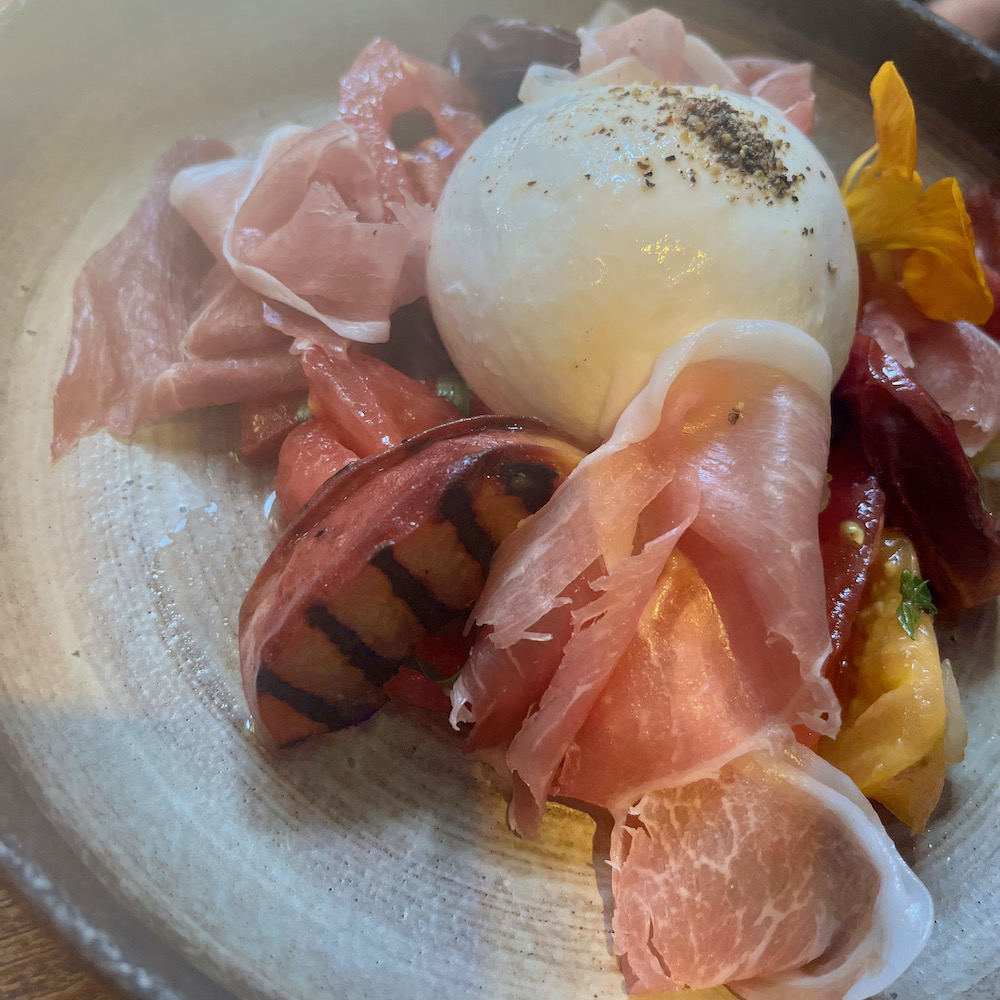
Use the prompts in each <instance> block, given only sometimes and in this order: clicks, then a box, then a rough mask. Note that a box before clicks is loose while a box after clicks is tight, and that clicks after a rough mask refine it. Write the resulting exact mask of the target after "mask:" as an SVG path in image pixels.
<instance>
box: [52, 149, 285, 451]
mask: <svg viewBox="0 0 1000 1000" xmlns="http://www.w3.org/2000/svg"><path fill="white" fill-rule="evenodd" d="M230 153H231V150H230V148H229V147H228V146H227V145H226V144H225V143H222V142H217V141H215V140H208V139H185V140H182V141H181V142H178V143H177V144H176V145H175V146H174V147H173V148H172V149H170V150H169V151H168V152H167V153H166V154H165V155H164V156H163V157H162V158H161V159H160V161H159V163H158V164H157V167H156V171H155V175H154V177H153V180H152V182H151V184H150V188H149V191H148V192H147V194H146V196H145V197H144V198H143V200H142V202H141V203H140V204H139V205H138V207H137V208H136V210H135V211H134V212H133V213H132V216H131V217H130V218H129V220H128V222H127V223H126V224H125V227H124V228H123V229H122V231H121V232H120V233H118V234H117V235H116V236H115V237H114V238H113V239H112V240H111V241H110V242H109V243H108V245H107V246H106V247H104V248H103V249H101V250H98V251H97V253H95V254H94V255H93V256H92V257H91V258H90V260H88V261H87V263H86V265H85V266H84V268H83V271H82V273H81V274H80V277H79V278H78V279H77V282H76V286H75V288H74V290H73V331H72V335H71V338H70V347H69V352H68V356H67V359H66V367H65V370H64V371H63V375H62V378H61V379H60V381H59V385H58V386H57V388H56V392H55V397H54V399H53V410H54V419H53V434H52V457H53V458H59V457H60V456H61V455H63V454H65V453H66V452H68V451H69V450H70V449H71V448H72V447H73V446H74V445H75V444H76V442H77V441H78V440H79V439H80V438H81V437H82V436H83V435H85V434H89V433H91V432H93V431H96V430H100V429H107V430H110V431H113V432H114V433H116V434H131V433H132V432H133V431H135V430H136V429H137V428H139V427H142V426H145V425H146V424H150V423H153V422H155V421H157V420H163V419H165V418H167V417H171V416H174V415H176V414H177V413H179V412H181V411H182V410H185V409H189V408H191V407H194V406H211V405H221V404H225V403H236V402H241V401H244V400H256V399H262V398H266V397H267V396H273V395H277V394H279V393H282V392H290V391H293V390H294V389H297V388H299V387H301V386H303V385H304V378H303V375H302V371H301V367H300V365H299V363H298V361H297V359H296V358H294V357H291V356H290V355H289V354H288V349H287V346H283V345H280V344H279V345H277V346H273V345H271V346H269V344H268V343H264V342H263V341H261V342H256V341H255V342H254V343H252V344H247V345H245V346H244V348H243V350H242V351H241V352H240V353H239V354H235V355H230V356H228V357H212V358H197V357H193V356H192V355H191V354H190V353H189V352H188V351H187V350H186V349H185V344H186V342H187V339H188V337H189V331H190V328H191V325H192V322H193V321H194V320H195V319H196V317H198V316H199V315H200V314H199V308H200V307H201V306H203V305H204V295H205V291H204V290H205V287H206V284H205V283H206V281H207V278H208V275H209V272H210V270H211V268H212V258H211V256H210V254H209V253H208V252H207V251H206V250H205V248H204V246H202V244H201V241H200V240H199V239H198V236H197V234H196V233H195V232H194V231H192V229H191V227H190V226H189V225H188V224H187V223H186V222H185V221H184V219H183V218H181V216H180V215H178V213H177V212H175V211H174V209H173V208H171V206H170V202H169V199H168V191H169V188H170V183H171V179H172V178H173V176H174V175H175V174H176V173H177V171H178V170H181V169H182V168H186V167H189V166H192V165H195V164H200V163H203V162H205V161H210V160H215V159H218V158H219V157H221V156H227V155H229V154H230ZM216 290H217V289H216ZM201 319H202V323H201V331H202V335H204V336H206V337H208V339H209V340H211V339H212V337H213V336H214V334H213V331H212V329H211V324H214V323H218V322H222V321H224V319H225V318H224V316H223V315H222V312H221V311H220V310H219V309H216V310H215V312H214V313H213V314H212V317H211V318H209V317H208V316H206V315H202V316H201ZM258 322H259V319H258Z"/></svg>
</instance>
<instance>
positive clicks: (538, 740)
mask: <svg viewBox="0 0 1000 1000" xmlns="http://www.w3.org/2000/svg"><path fill="white" fill-rule="evenodd" d="M761 359H764V361H763V363H761ZM768 359H773V360H774V367H772V366H771V365H770V364H769V363H768ZM699 362H700V363H699ZM829 383H830V367H829V361H828V359H827V356H826V353H825V352H824V351H823V350H822V348H820V347H819V345H818V344H817V343H816V342H815V341H813V340H811V339H810V338H809V337H807V336H806V335H805V334H803V333H801V331H798V330H795V329H793V328H791V327H787V326H785V325H783V324H774V323H765V322H743V323H739V322H736V321H722V322H720V323H715V324H712V325H710V326H709V327H706V328H705V329H704V330H703V331H701V332H700V333H699V334H697V335H694V336H692V337H689V338H687V339H686V340H685V341H682V342H681V343H679V344H678V345H676V346H675V347H674V348H671V349H670V350H669V351H667V352H665V353H664V355H662V356H661V358H660V359H659V360H658V362H657V365H656V367H655V369H654V373H653V376H652V377H651V379H650V382H649V384H648V385H647V386H646V388H645V389H644V390H643V391H642V392H641V393H640V394H639V395H638V396H637V397H636V399H635V400H634V401H633V402H632V404H630V406H629V407H628V408H627V409H626V410H625V412H624V413H623V415H622V417H621V419H620V420H619V423H618V425H617V427H616V429H615V432H614V434H613V435H612V437H611V438H610V439H609V440H608V442H607V443H606V444H604V445H603V446H602V447H601V448H599V449H598V450H597V451H596V452H594V453H592V454H591V455H590V456H588V458H587V459H585V460H584V461H583V462H582V463H581V464H580V466H579V468H578V469H577V470H576V471H575V472H574V473H573V474H572V476H571V477H570V479H569V480H568V481H567V483H566V484H565V485H564V486H563V487H562V488H561V489H560V490H559V492H558V493H557V494H556V496H555V497H554V498H553V500H552V502H551V503H550V504H548V505H547V506H546V507H545V508H544V509H543V510H542V511H541V512H540V513H539V514H538V515H536V516H535V517H534V518H531V519H529V520H528V521H526V522H525V523H524V524H523V525H521V526H520V527H519V528H518V529H517V530H516V531H515V532H514V534H513V535H512V536H511V537H510V538H509V539H508V540H507V542H505V543H504V546H503V547H502V548H501V550H500V552H499V553H498V554H497V557H496V560H495V562H494V564H493V569H492V571H491V573H490V577H489V580H488V581H487V586H486V589H485V590H484V592H483V595H482V597H481V599H480V602H479V604H478V605H477V609H476V613H475V620H476V622H477V623H479V624H481V625H483V626H485V627H486V631H485V632H484V634H483V636H482V637H481V639H480V640H479V641H478V642H477V644H476V647H475V648H474V650H473V653H472V657H471V658H470V661H469V664H468V665H467V666H466V668H465V670H463V672H462V675H461V676H460V678H459V680H458V681H457V682H456V684H455V687H454V689H453V692H452V700H453V705H454V709H453V720H454V721H473V722H475V726H474V728H473V730H472V733H471V736H470V739H469V745H470V748H472V749H475V750H477V751H480V752H482V751H484V750H489V749H496V748H497V747H499V748H500V749H501V750H502V751H503V753H504V757H505V761H506V766H507V767H508V768H509V770H510V772H511V774H512V777H513V779H514V788H515V793H514V800H513V803H512V807H511V812H510V816H509V819H510V821H511V823H512V825H513V826H514V827H515V828H516V829H518V830H520V831H521V832H531V831H532V830H533V829H535V828H536V827H537V824H538V822H539V820H540V816H541V811H542V809H543V808H544V803H545V800H546V798H547V796H548V795H549V794H550V792H551V790H552V788H553V785H554V783H555V781H556V779H557V774H558V771H559V768H560V766H561V765H562V763H563V760H564V759H565V757H566V754H567V752H568V751H569V749H570V747H571V746H572V745H573V743H574V740H575V739H576V737H577V735H578V733H579V731H580V729H581V727H582V726H583V725H584V721H585V720H586V719H587V716H588V714H589V713H590V712H591V710H592V709H593V708H594V706H595V704H596V703H597V701H598V699H599V697H600V695H601V693H602V691H603V690H604V689H605V687H606V686H608V685H613V684H614V683H616V679H617V665H618V663H619V661H620V660H621V659H622V657H623V655H625V654H626V650H627V648H628V646H629V644H630V643H631V642H632V641H633V637H634V636H635V635H636V629H637V627H638V626H639V622H640V619H641V617H642V615H643V613H644V611H648V607H647V604H648V602H649V601H650V598H651V597H652V596H653V595H654V593H655V589H656V585H657V581H658V580H659V578H660V576H661V573H662V572H663V569H664V566H665V565H666V563H667V560H668V559H669V558H670V556H671V553H672V552H673V549H674V547H675V545H677V543H678V542H680V544H681V547H682V549H683V551H684V552H685V554H687V555H688V557H689V558H690V559H691V561H692V563H693V564H694V565H695V566H696V568H697V570H698V573H699V574H700V575H701V576H702V577H704V578H705V580H706V581H707V582H708V584H709V586H710V587H711V589H712V593H713V595H714V596H715V602H716V604H717V605H718V607H719V608H720V610H721V612H722V615H723V617H724V619H725V621H726V628H727V631H728V633H729V635H730V637H731V640H732V642H733V643H734V646H735V648H736V649H737V650H739V651H740V654H741V657H744V658H745V660H746V662H744V663H741V669H744V670H746V671H747V672H748V674H749V676H751V677H754V678H755V679H756V682H757V684H758V689H757V691H756V695H757V699H756V702H754V704H753V705H752V707H753V708H754V709H755V711H756V713H757V714H756V716H755V722H753V723H751V727H753V728H759V726H760V725H761V724H762V723H763V721H764V720H765V719H767V718H769V717H772V716H773V717H775V718H778V719H781V720H783V721H787V722H789V723H793V722H802V723H804V724H807V725H809V726H810V727H811V728H814V729H816V730H817V731H824V732H836V727H837V724H838V718H839V708H838V705H837V703H836V699H835V698H834V696H833V693H832V689H831V688H830V685H829V683H828V682H827V681H826V680H825V679H824V678H823V677H822V676H821V671H822V667H823V664H824V662H825V661H826V659H827V657H828V655H829V651H830V635H829V631H828V630H827V623H826V612H825V599H824V594H823V584H822V562H821V558H820V553H819V545H818V538H817V527H816V518H817V514H818V512H819V508H820V496H821V490H822V486H823V480H824V472H825V467H826V455H827V450H828V443H829V412H828V406H827V404H826V398H827V395H828V393H829ZM761 510H766V511H767V512H768V515H767V517H761V516H760V513H759V512H760V511H761ZM792 594H794V595H795V598H794V600H792V599H791V598H790V596H789V595H792ZM637 641H639V642H640V644H641V637H640V639H639V640H637ZM719 673H720V674H722V675H724V674H725V671H724V668H720V670H719ZM623 677H624V675H623ZM669 683H670V682H669V680H668V682H667V685H668V686H669ZM720 683H721V682H720ZM725 683H729V681H728V680H727V681H725ZM682 686H683V685H680V687H682ZM764 692H766V695H765V694H764ZM713 698H715V695H714V694H713ZM716 700H717V701H718V703H719V704H720V705H722V704H725V703H726V700H727V696H726V694H725V693H721V694H719V695H718V698H717V699H716ZM690 707H691V705H690V704H689V705H688V706H682V705H680V704H677V705H674V706H672V710H673V711H674V712H675V715H676V718H677V719H679V720H680V719H683V718H684V717H685V716H684V713H685V711H687V709H689V708H690ZM702 722H703V724H705V723H706V720H702ZM707 724H708V725H710V726H711V727H712V731H713V732H715V733H718V734H719V739H718V741H717V742H716V743H714V744H711V741H707V740H706V741H703V742H702V743H701V748H700V750H699V751H698V752H696V753H693V754H689V755H686V756H685V753H686V751H685V749H684V748H682V747H680V746H679V745H678V746H671V745H670V734H671V732H672V730H671V728H670V727H669V726H664V728H663V732H662V735H663V736H664V737H665V738H666V742H665V743H662V744H661V745H660V746H659V750H658V755H659V758H660V759H661V760H662V761H663V762H664V766H665V767H666V768H667V771H668V772H669V773H670V774H671V775H672V776H673V779H674V780H678V781H680V780H683V779H684V777H685V775H687V774H688V773H689V772H691V771H692V769H697V768H698V767H701V766H705V765H706V764H707V763H708V762H709V761H713V760H716V758H717V757H718V756H719V755H722V754H726V753H729V754H732V753H736V752H737V751H738V747H739V745H740V743H741V737H740V736H739V735H738V730H739V727H738V726H737V727H732V713H726V714H725V716H724V717H717V718H714V719H710V720H707ZM730 729H731V730H732V732H731V733H730V734H729V735H727V732H729V730H730ZM651 738H652V737H651ZM671 755H673V756H674V757H675V758H676V761H677V763H676V766H672V765H671V764H670V759H671ZM491 756H493V757H495V756H496V755H495V754H493V755H491ZM593 777H594V780H595V782H596V781H597V780H598V778H599V776H598V775H597V773H596V772H595V773H594V775H593ZM657 777H658V776H657V775H651V776H650V780H656V779H657ZM615 780H617V779H615ZM625 780H627V779H625ZM573 794H575V795H577V796H578V797H581V798H585V799H587V800H588V801H595V798H594V797H593V796H591V795H590V794H589V792H588V790H587V788H586V787H583V785H581V782H580V781H574V783H573Z"/></svg>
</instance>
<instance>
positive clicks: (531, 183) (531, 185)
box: [528, 181, 538, 187]
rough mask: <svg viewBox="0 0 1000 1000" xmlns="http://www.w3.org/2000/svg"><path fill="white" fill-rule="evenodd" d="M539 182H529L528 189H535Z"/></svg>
mask: <svg viewBox="0 0 1000 1000" xmlns="http://www.w3.org/2000/svg"><path fill="white" fill-rule="evenodd" d="M537 183H538V181H528V187H534V186H535V185H536V184H537Z"/></svg>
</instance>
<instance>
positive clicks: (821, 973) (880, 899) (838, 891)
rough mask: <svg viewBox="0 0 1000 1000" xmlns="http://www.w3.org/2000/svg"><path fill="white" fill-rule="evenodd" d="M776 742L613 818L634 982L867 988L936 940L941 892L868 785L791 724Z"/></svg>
mask: <svg viewBox="0 0 1000 1000" xmlns="http://www.w3.org/2000/svg"><path fill="white" fill-rule="evenodd" d="M772 739H773V740H774V746H773V747H772V749H771V750H770V751H768V752H760V751H758V752H754V753H749V754H745V755H743V756H740V757H739V758H736V759H735V760H733V761H732V762H731V763H729V764H728V765H726V766H725V767H723V768H721V769H720V770H719V771H718V772H717V773H715V774H712V775H709V776H706V777H703V778H701V779H699V780H697V781H694V782H692V783H690V784H687V785H684V786H681V787H677V788H664V789H661V790H658V791H653V792H650V793H649V794H647V795H644V796H643V797H642V798H641V799H640V800H639V801H638V802H637V803H636V804H635V806H634V807H633V808H632V809H630V810H629V811H628V813H627V814H626V815H625V816H624V817H622V818H621V819H620V820H619V821H618V822H617V823H616V825H615V828H614V831H613V833H612V842H611V865H612V868H613V876H612V886H613V890H614V895H615V915H614V937H615V951H616V953H617V954H618V955H619V956H620V957H621V960H622V968H623V970H624V972H625V977H626V982H627V984H628V988H629V992H630V993H637V994H642V993H648V992H652V991H657V992H658V991H661V990H670V989H677V988H679V987H681V986H691V987H694V988H700V987H708V986H714V985H717V984H719V983H723V982H724V983H727V984H728V985H730V986H731V988H732V989H733V990H734V991H735V992H736V994H737V995H738V996H740V997H743V998H744V1000H844V998H848V1000H863V998H865V997H870V996H872V995H873V994H874V993H877V992H878V991H880V990H881V989H883V988H885V987H886V986H888V985H889V984H890V983H892V982H893V980H895V979H896V978H897V977H898V976H899V975H900V973H901V972H902V971H903V970H904V969H905V968H906V967H907V966H908V965H909V964H910V962H912V961H913V959H914V958H915V957H916V955H917V954H918V953H919V952H920V950H921V948H922V947H923V946H924V944H925V943H926V941H927V938H928V937H929V935H930V931H931V927H932V925H933V907H932V904H931V899H930V896H929V894H928V892H927V890H926V889H925V888H924V887H923V885H921V884H920V882H919V881H918V880H917V879H916V877H915V876H914V875H913V873H912V872H911V871H910V870H909V869H908V868H907V867H906V864H905V863H904V862H903V861H902V859H901V858H900V856H899V854H898V852H897V851H896V849H895V847H894V845H893V844H892V841H890V840H889V838H888V836H887V835H886V833H885V831H884V830H883V828H882V824H881V822H880V821H879V819H878V817H877V816H876V815H875V813H874V811H873V810H872V808H871V806H870V805H869V804H868V802H867V801H866V800H865V798H864V797H863V796H862V795H861V793H860V792H859V791H858V790H857V788H856V787H855V786H854V785H853V783H852V782H851V781H850V779H848V778H846V777H845V776H844V775H843V774H841V773H840V772H839V771H837V770H836V769H835V768H833V767H832V766H831V765H829V764H827V763H826V762H825V761H823V760H821V759H820V758H819V757H817V756H815V755H814V754H812V753H811V752H810V751H808V750H806V749H805V748H804V747H800V746H796V745H795V744H794V743H793V742H792V741H791V740H790V738H789V734H787V732H786V733H785V734H781V733H774V734H772Z"/></svg>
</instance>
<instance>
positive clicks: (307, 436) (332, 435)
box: [274, 418, 358, 524]
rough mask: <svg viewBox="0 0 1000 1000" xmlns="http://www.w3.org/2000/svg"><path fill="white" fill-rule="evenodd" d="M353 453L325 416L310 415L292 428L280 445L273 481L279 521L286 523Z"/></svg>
mask: <svg viewBox="0 0 1000 1000" xmlns="http://www.w3.org/2000/svg"><path fill="white" fill-rule="evenodd" d="M357 457H358V456H357V455H355V454H354V452H353V451H351V449H350V448H348V447H346V446H345V445H343V444H341V442H340V440H339V439H338V437H337V434H336V431H335V430H334V428H333V427H332V426H331V425H330V424H329V423H328V422H327V421H325V420H317V419H315V418H313V419H311V420H307V421H306V422H305V423H303V424H299V425H298V426H296V427H295V428H293V429H292V430H291V432H290V433H288V434H287V436H286V437H285V439H284V443H283V444H282V445H281V452H280V453H279V455H278V475H277V477H276V479H275V482H274V491H275V493H276V494H277V496H278V504H279V507H280V509H281V520H282V522H283V523H284V524H288V522H289V521H291V520H292V518H293V517H295V515H296V514H297V513H298V512H299V511H300V510H301V509H302V508H303V507H304V506H305V505H306V503H307V501H308V500H309V498H310V497H311V496H312V495H313V494H314V493H315V492H316V490H318V489H319V488H320V486H322V485H323V483H325V482H326V481H327V480H328V479H329V478H330V477H331V476H333V475H336V474H337V473H338V472H340V470H341V469H342V468H344V466H345V465H349V464H350V463H351V462H353V461H355V460H356V459H357Z"/></svg>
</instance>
